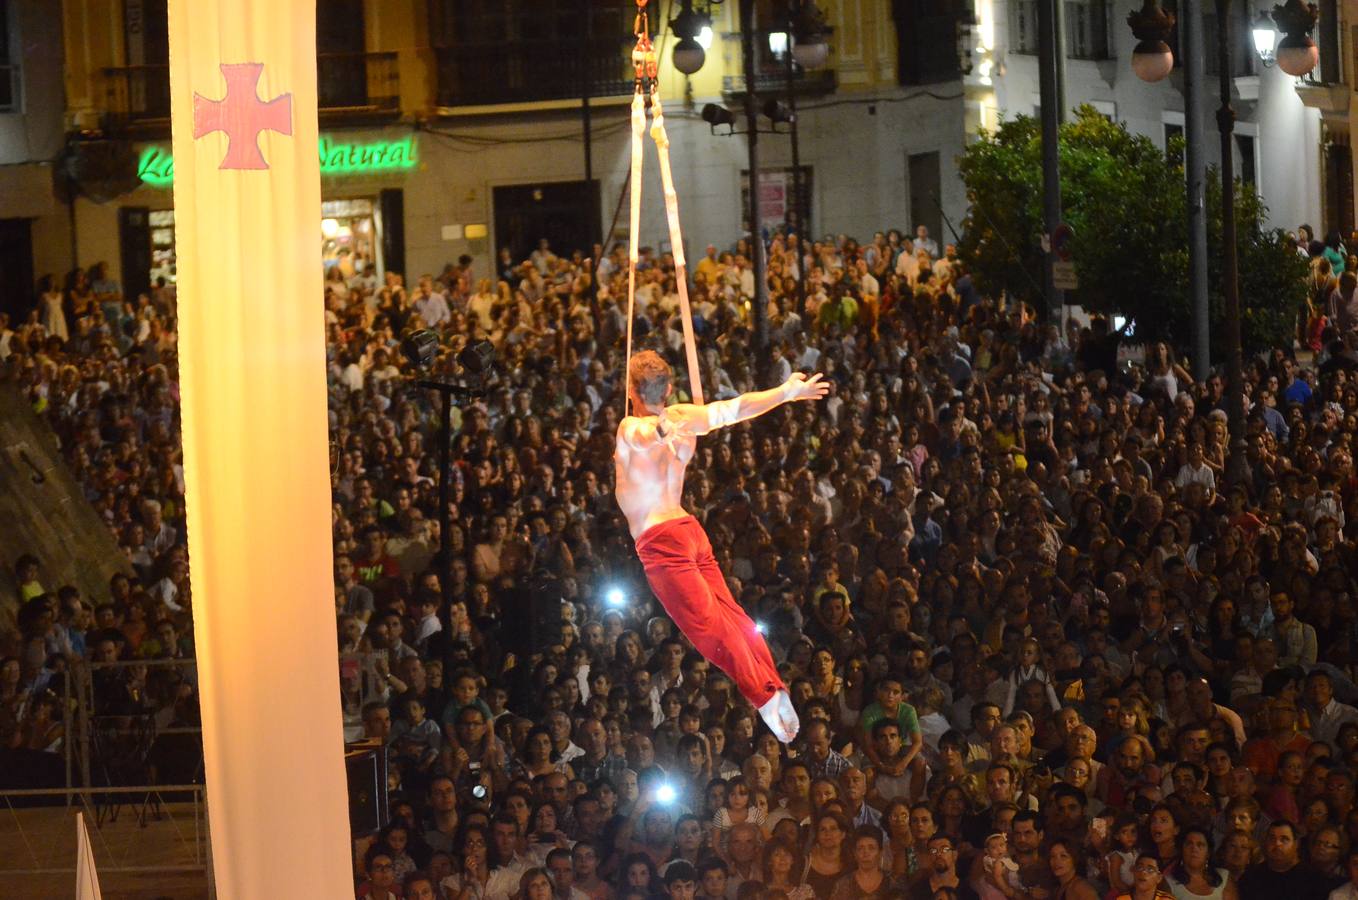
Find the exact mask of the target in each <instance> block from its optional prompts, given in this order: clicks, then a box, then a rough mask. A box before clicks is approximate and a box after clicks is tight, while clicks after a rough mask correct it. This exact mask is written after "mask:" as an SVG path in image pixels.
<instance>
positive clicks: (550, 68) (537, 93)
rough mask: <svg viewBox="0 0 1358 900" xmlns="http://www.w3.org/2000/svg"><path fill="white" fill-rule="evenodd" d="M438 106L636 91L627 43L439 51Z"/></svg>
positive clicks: (501, 45) (541, 43)
mask: <svg viewBox="0 0 1358 900" xmlns="http://www.w3.org/2000/svg"><path fill="white" fill-rule="evenodd" d="M434 53H435V55H436V57H437V59H438V105H439V106H443V107H452V106H486V105H490V104H496V103H528V102H533V101H543V100H569V99H573V98H576V97H579V96H580V95H581V93H582V92H583V91H584V90H585V87H586V83H587V82H588V87H589V93H590V96H591V97H616V96H625V95H627V94H630V93H631V92H632V73H631V66H630V63H629V62H628V59H627V55H626V49H625V45H624V43H623V42H622V41H621V40H614V39H611V38H610V39H607V40H594V41H591V42H589V43H586V44H585V45H583V46H581V45H579V44H576V45H573V46H571V47H569V48H563V47H562V45H561V44H560V42H557V41H519V42H515V43H497V42H486V43H463V44H456V45H452V46H448V47H436V48H435V49H434Z"/></svg>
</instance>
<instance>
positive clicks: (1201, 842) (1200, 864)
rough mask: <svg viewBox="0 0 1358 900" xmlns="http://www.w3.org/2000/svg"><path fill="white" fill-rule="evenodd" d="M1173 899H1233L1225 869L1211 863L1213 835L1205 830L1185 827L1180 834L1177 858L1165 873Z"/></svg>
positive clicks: (1232, 891)
mask: <svg viewBox="0 0 1358 900" xmlns="http://www.w3.org/2000/svg"><path fill="white" fill-rule="evenodd" d="M1165 884H1166V885H1167V886H1168V887H1169V890H1170V893H1172V894H1173V895H1174V897H1175V900H1235V898H1236V890H1235V883H1234V882H1233V881H1232V880H1231V873H1230V871H1229V870H1228V869H1225V868H1220V867H1217V866H1214V865H1213V864H1212V836H1211V834H1210V833H1209V832H1208V831H1206V830H1205V829H1202V828H1198V827H1189V828H1185V829H1184V830H1183V831H1182V832H1181V833H1180V835H1179V858H1178V859H1177V860H1175V861H1174V864H1173V865H1172V866H1170V867H1169V869H1168V870H1167V871H1166V872H1165Z"/></svg>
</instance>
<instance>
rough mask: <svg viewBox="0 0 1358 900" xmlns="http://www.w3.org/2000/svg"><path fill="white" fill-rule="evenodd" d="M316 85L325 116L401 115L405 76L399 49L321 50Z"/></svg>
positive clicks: (317, 65)
mask: <svg viewBox="0 0 1358 900" xmlns="http://www.w3.org/2000/svg"><path fill="white" fill-rule="evenodd" d="M316 88H317V94H318V99H319V101H320V113H321V115H322V116H323V117H325V118H351V117H357V118H362V117H365V116H373V115H378V116H381V115H393V116H394V115H399V114H400V111H401V75H400V67H399V66H398V64H397V60H396V52H395V51H390V52H386V53H321V54H319V55H318V56H317V57H316Z"/></svg>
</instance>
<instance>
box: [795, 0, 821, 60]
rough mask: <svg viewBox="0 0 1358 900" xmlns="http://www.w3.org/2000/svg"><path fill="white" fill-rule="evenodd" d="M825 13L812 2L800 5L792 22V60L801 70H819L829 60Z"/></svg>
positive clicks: (810, 0) (807, 1)
mask: <svg viewBox="0 0 1358 900" xmlns="http://www.w3.org/2000/svg"><path fill="white" fill-rule="evenodd" d="M828 30H829V29H828V27H827V25H826V22H825V13H823V12H821V11H820V9H819V8H818V7H817V6H816V4H815V2H814V0H805V2H803V3H802V4H800V9H798V10H797V11H796V13H795V14H794V16H793V22H792V58H793V59H794V60H796V61H797V65H799V66H801V67H802V68H803V69H819V68H820V67H821V66H823V65H825V63H826V62H828V61H829V59H830V43H829V41H827V40H826V34H827V32H828Z"/></svg>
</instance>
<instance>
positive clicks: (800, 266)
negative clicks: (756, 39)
mask: <svg viewBox="0 0 1358 900" xmlns="http://www.w3.org/2000/svg"><path fill="white" fill-rule="evenodd" d="M800 5H801V4H800V2H796V3H793V4H789V6H788V9H789V11H793V8H794V6H800ZM795 22H796V13H795V11H793V15H792V21H791V22H789V23H788V32H787V33H788V35H789V43H790V42H791V40H792V38H791V37H790V36H791V35H792V34H793V31H794V28H793V25H794V23H795ZM783 72H784V74H785V75H786V80H787V109H788V115H789V116H790V117H791V119H792V134H791V141H792V202H791V203H789V204H788V209H789V210H791V212H792V215H791V216H790V217H789V221H788V225H789V226H790V227H789V228H788V238H789V240H790V239H791V237H792V235H793V234H796V235H797V257H796V262H797V318H799V319H804V318H806V272H805V271H803V270H804V269H805V268H806V264H805V263H806V254H805V253H804V252H803V248H802V241H803V240H805V239H806V225H805V222H804V220H803V217H802V156H801V150H800V146H799V143H798V140H797V127H798V122H797V88H796V86H795V85H794V84H793V81H792V79H793V61H792V47H791V46H789V47H788V48H787V49H785V50H784V51H783Z"/></svg>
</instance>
